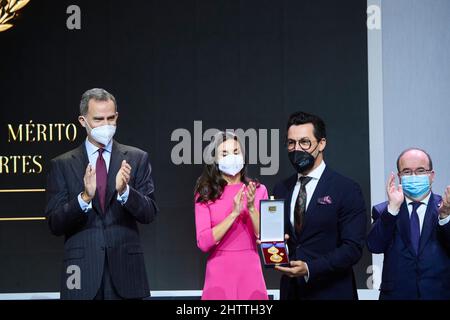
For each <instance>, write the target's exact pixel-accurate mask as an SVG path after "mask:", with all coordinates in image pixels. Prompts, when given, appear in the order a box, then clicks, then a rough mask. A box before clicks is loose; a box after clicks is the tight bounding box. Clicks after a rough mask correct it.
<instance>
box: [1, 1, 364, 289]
mask: <svg viewBox="0 0 450 320" xmlns="http://www.w3.org/2000/svg"><path fill="white" fill-rule="evenodd" d="M71 4H76V5H78V6H80V8H81V23H82V24H81V30H75V31H69V30H68V29H67V28H66V19H67V18H68V15H67V14H66V8H67V7H68V6H69V5H71ZM15 24H16V25H15V27H14V28H13V29H10V30H8V31H7V32H3V33H0V43H1V50H0V61H1V63H0V156H1V155H3V156H10V155H21V154H26V155H35V154H38V155H42V156H43V157H42V163H43V165H44V166H46V165H47V164H48V162H49V160H50V159H51V158H52V157H54V156H56V155H58V154H60V153H63V152H65V151H67V150H69V149H71V148H74V147H76V146H77V145H78V144H80V143H81V142H82V140H83V139H84V137H85V135H84V131H83V130H82V128H81V127H80V126H78V128H79V132H78V137H77V139H76V141H74V142H70V141H63V142H46V143H43V142H41V143H36V142H21V143H20V142H15V143H9V142H8V130H7V125H8V124H14V125H15V126H16V127H17V125H18V124H20V123H22V124H26V123H29V121H30V120H33V122H34V123H44V124H49V123H70V122H76V119H77V116H78V104H79V100H80V96H81V94H82V93H83V92H84V91H85V90H86V89H89V88H92V87H103V88H105V89H107V90H109V91H110V92H112V93H113V94H114V95H115V96H116V98H117V100H118V104H119V113H120V119H119V128H118V132H117V135H116V138H117V140H118V141H120V142H122V143H125V144H129V145H134V146H137V147H140V148H142V149H144V150H146V151H147V152H149V154H150V159H151V162H152V165H153V170H154V171H153V177H154V180H155V185H156V197H157V200H158V203H159V205H160V208H161V214H160V216H159V217H158V218H157V221H156V222H154V223H153V224H152V225H149V226H143V227H142V228H141V231H142V233H141V236H142V242H143V245H144V248H145V255H146V263H147V268H148V275H149V279H150V280H149V281H150V286H151V288H152V290H177V289H178V290H188V289H201V288H202V286H203V279H204V270H205V260H206V255H204V254H202V253H201V252H200V250H198V249H197V247H196V242H195V228H194V212H193V199H192V198H193V194H192V191H193V186H194V183H195V180H196V178H197V177H198V176H199V174H200V172H201V169H202V166H201V165H187V164H185V165H179V166H177V165H174V164H173V163H172V161H171V157H170V155H171V150H172V148H173V147H174V145H175V144H176V143H175V142H172V141H171V140H170V137H171V133H172V132H173V131H174V130H175V129H177V128H185V129H187V130H189V131H190V132H192V133H193V125H194V121H195V120H201V121H202V125H203V130H206V129H208V128H220V129H226V128H243V129H248V128H255V129H262V128H266V129H275V130H276V129H279V130H280V150H279V153H280V154H279V157H280V170H279V172H278V174H277V175H274V176H260V175H259V167H260V166H259V165H252V166H250V175H251V176H254V177H257V178H259V179H260V180H261V181H262V182H263V183H264V184H266V185H267V187H268V188H269V190H271V189H272V187H273V186H274V185H275V183H276V182H277V181H278V180H280V179H282V178H284V177H286V176H288V175H290V174H292V173H293V171H292V168H291V166H290V164H289V163H288V160H287V157H286V154H285V150H284V148H283V146H282V141H281V140H283V139H284V128H285V122H286V119H287V117H288V115H289V114H290V113H292V112H294V111H297V110H304V111H308V112H313V113H316V114H318V115H320V116H321V117H323V119H324V120H325V122H326V123H327V125H328V144H327V149H326V152H325V159H326V162H327V164H328V165H329V166H331V167H333V168H335V169H337V170H338V171H340V172H341V173H343V174H345V175H348V176H350V177H352V178H353V179H354V180H356V181H357V182H358V183H359V184H360V185H361V186H362V188H363V191H364V195H365V197H366V202H367V207H368V208H369V205H370V198H369V195H370V190H369V184H370V181H369V146H368V102H367V100H368V98H367V30H366V2H365V1H360V0H347V1H345V2H342V1H341V2H338V1H324V0H314V1H312V0H311V1H307V0H303V1H298V0H284V1H281V0H280V1H270V0H257V1H256V0H245V1H244V0H242V1H236V0H223V1H218V0H214V1H211V0H197V1H194V0H182V1H181V0H180V1H174V0H170V1H168V0H163V1H144V0H141V1H138V0H130V1H113V0H108V1H106V0H103V1H101V0H96V1H87V0H86V1H81V0H75V1H53V0H33V1H31V2H30V4H29V5H27V6H26V7H25V8H24V9H23V10H22V11H21V16H20V17H19V18H18V19H16V21H15ZM12 188H45V174H44V173H42V174H21V173H18V174H11V173H10V174H5V173H2V174H0V189H12ZM0 202H1V203H2V206H1V209H0V217H14V216H17V217H22V216H42V215H43V209H44V206H45V195H44V193H17V194H16V193H0ZM62 248H63V239H62V238H57V237H54V236H52V235H51V234H50V232H49V230H48V227H47V223H46V221H27V222H26V221H15V222H14V221H1V222H0V292H42V291H58V279H59V272H60V265H61V264H60V262H61V259H62ZM369 264H371V257H370V255H369V254H367V252H366V253H365V255H364V257H363V259H362V261H361V263H360V264H359V265H358V266H357V268H356V271H357V280H358V287H359V288H366V284H365V281H366V278H367V274H366V273H365V270H366V267H367V266H368V265H369ZM265 276H266V281H267V286H268V288H269V289H277V288H278V279H279V274H277V273H275V272H274V271H273V270H267V271H265Z"/></svg>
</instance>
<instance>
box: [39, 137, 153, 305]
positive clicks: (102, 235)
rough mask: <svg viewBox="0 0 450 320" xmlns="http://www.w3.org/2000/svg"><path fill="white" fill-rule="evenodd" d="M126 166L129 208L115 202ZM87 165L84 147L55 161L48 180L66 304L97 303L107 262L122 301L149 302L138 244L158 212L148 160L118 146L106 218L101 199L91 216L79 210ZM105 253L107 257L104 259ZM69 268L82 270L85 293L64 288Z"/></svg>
mask: <svg viewBox="0 0 450 320" xmlns="http://www.w3.org/2000/svg"><path fill="white" fill-rule="evenodd" d="M122 160H126V161H127V162H128V163H129V164H130V165H131V167H132V170H131V177H130V182H129V183H128V185H129V187H130V193H129V196H128V200H127V202H126V203H125V204H124V205H122V204H120V203H119V201H117V192H116V190H115V180H116V175H117V172H118V170H119V169H120V166H121V163H122ZM88 163H89V160H88V156H87V153H86V147H85V143H83V144H82V145H81V146H79V147H78V148H77V149H74V150H72V151H69V152H67V153H65V154H63V155H61V156H59V157H57V158H55V159H53V160H52V161H51V169H50V172H49V175H48V182H47V195H48V203H47V208H46V214H47V216H48V221H49V226H50V229H51V231H52V233H53V234H55V235H57V236H64V237H65V242H64V261H63V270H62V276H61V298H62V299H93V298H94V297H95V295H96V294H97V291H98V290H99V287H100V284H101V281H102V275H103V270H104V262H105V257H107V259H108V265H109V270H110V274H111V278H112V281H113V284H114V287H115V289H116V290H117V293H118V294H119V295H120V296H121V297H122V298H127V299H136V298H143V297H147V296H148V295H149V294H150V289H149V286H148V281H147V274H146V269H145V265H144V255H143V250H142V246H141V243H140V239H139V231H138V225H137V222H139V223H144V224H146V223H150V222H151V221H152V220H153V219H154V217H155V215H156V213H157V212H158V208H157V205H156V202H155V200H154V197H153V191H154V186H153V180H152V177H151V175H150V173H151V167H150V163H149V160H148V154H147V153H146V152H144V151H142V150H139V149H137V148H134V147H130V146H125V145H122V144H119V143H117V142H115V141H114V143H113V147H112V152H111V160H110V164H109V171H108V189H107V191H106V212H105V213H102V212H101V209H100V203H99V200H98V198H97V195H96V196H95V197H94V199H93V200H92V204H93V208H92V210H91V211H89V212H88V213H86V212H84V211H82V210H81V208H80V205H79V203H78V199H77V197H78V195H79V194H80V192H82V191H83V190H84V183H83V177H84V173H85V171H86V167H87V165H88ZM105 253H106V254H105ZM71 265H75V266H78V267H79V268H80V279H81V289H77V288H75V289H69V288H68V286H67V284H66V282H67V279H68V277H69V276H71V273H68V272H67V268H68V267H69V266H71Z"/></svg>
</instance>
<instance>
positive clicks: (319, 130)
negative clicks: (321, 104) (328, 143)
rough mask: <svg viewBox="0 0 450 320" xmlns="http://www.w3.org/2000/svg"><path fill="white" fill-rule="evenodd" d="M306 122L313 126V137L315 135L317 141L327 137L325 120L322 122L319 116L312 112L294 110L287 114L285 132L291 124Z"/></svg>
mask: <svg viewBox="0 0 450 320" xmlns="http://www.w3.org/2000/svg"><path fill="white" fill-rule="evenodd" d="M307 123H311V124H312V125H313V126H314V137H316V139H317V140H318V141H320V140H322V139H324V138H326V137H327V131H326V128H325V122H323V120H322V119H321V118H319V117H318V116H316V115H314V114H310V113H306V112H302V111H298V112H294V113H293V114H291V115H290V116H289V119H288V122H287V126H286V134H287V132H288V131H289V128H290V127H291V126H297V125H301V124H307Z"/></svg>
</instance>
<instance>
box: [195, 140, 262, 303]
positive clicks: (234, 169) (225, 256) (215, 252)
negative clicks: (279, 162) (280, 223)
mask: <svg viewBox="0 0 450 320" xmlns="http://www.w3.org/2000/svg"><path fill="white" fill-rule="evenodd" d="M206 154H209V155H210V157H209V161H208V160H207V159H205V162H206V163H207V164H206V165H205V168H204V170H203V173H202V175H201V176H200V178H199V179H198V181H197V185H196V187H195V226H196V233H197V246H198V247H199V248H200V249H201V250H202V251H203V252H209V257H208V261H207V264H206V275H205V285H204V287H203V295H202V300H230V299H231V300H267V299H268V297H267V289H266V284H265V282H264V277H263V273H262V268H261V263H260V259H259V255H258V252H257V248H256V240H257V238H258V234H259V200H261V199H267V189H266V187H265V186H264V185H262V184H259V183H258V182H257V181H252V180H250V179H249V178H247V177H246V174H245V173H246V164H244V155H243V148H242V145H241V143H240V142H239V140H238V138H237V136H236V135H234V134H232V133H230V132H226V133H224V132H219V133H218V134H217V135H216V136H214V138H213V140H212V142H211V144H210V145H209V147H208V149H207V152H206Z"/></svg>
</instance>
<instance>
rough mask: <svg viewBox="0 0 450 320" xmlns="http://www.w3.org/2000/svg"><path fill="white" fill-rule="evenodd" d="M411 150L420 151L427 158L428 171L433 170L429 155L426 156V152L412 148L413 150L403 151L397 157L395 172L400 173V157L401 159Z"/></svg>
mask: <svg viewBox="0 0 450 320" xmlns="http://www.w3.org/2000/svg"><path fill="white" fill-rule="evenodd" d="M413 150H416V151H421V152H423V153H425V154H426V156H427V158H428V164H429V166H430V168H429V169H428V170H433V161H432V160H431V157H430V155H429V154H428V152H426V151H425V150H423V149H420V148H416V147H413V148H408V149H405V150H403V151H402V153H400V155H399V156H398V158H397V171H398V172H400V159H401V157H403V155H404V154H405V153H407V152H409V151H413Z"/></svg>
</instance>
